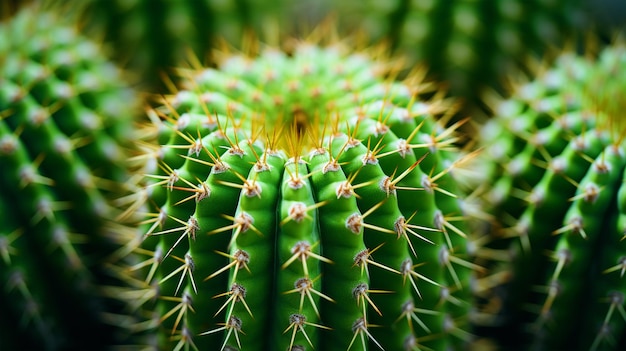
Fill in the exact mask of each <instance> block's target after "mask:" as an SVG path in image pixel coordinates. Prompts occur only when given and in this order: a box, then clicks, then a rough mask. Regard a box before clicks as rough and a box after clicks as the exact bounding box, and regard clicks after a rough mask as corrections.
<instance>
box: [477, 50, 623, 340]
mask: <svg viewBox="0 0 626 351" xmlns="http://www.w3.org/2000/svg"><path fill="white" fill-rule="evenodd" d="M625 53H626V52H625V51H624V48H623V47H621V46H616V47H614V48H607V49H605V50H604V51H603V52H602V53H601V55H600V56H599V57H598V58H597V60H595V59H594V60H592V59H590V58H583V57H579V56H576V55H573V54H564V55H562V56H561V57H560V58H559V59H558V60H557V62H556V64H555V66H554V68H552V69H550V70H548V71H547V72H545V73H544V74H542V75H541V76H540V77H538V78H537V79H536V80H535V81H533V82H530V83H528V84H525V85H522V86H521V87H520V88H519V89H518V90H517V92H516V93H515V94H514V95H513V98H511V99H510V100H507V101H504V102H502V103H501V104H499V106H498V109H497V113H496V115H497V117H496V118H494V120H493V121H490V122H489V124H488V125H487V126H485V127H484V129H483V132H482V136H483V143H484V145H485V146H486V152H485V156H486V157H487V158H488V159H489V161H488V162H487V163H485V164H487V165H492V166H493V167H491V168H490V171H489V172H486V173H488V174H491V176H490V177H489V178H488V179H489V180H488V182H489V183H490V184H493V185H494V186H493V187H492V188H491V189H490V190H489V191H488V193H487V194H488V195H487V197H486V201H487V205H488V206H489V207H490V208H491V211H492V212H493V213H494V215H495V216H496V217H497V218H500V219H503V220H502V221H500V222H499V226H500V227H501V230H500V231H498V232H497V234H496V236H497V237H498V240H495V242H494V243H493V244H494V245H495V246H499V247H501V248H502V247H504V248H506V245H508V244H510V245H511V246H510V252H511V253H512V254H513V255H512V260H511V262H510V263H508V264H504V269H505V270H509V269H510V272H511V273H512V279H511V281H510V282H509V283H508V284H507V285H506V288H505V291H506V294H505V296H504V299H505V302H506V303H505V312H504V315H505V316H506V318H508V321H507V326H508V328H509V330H513V329H514V328H518V329H517V331H518V332H520V331H522V330H524V329H526V328H528V329H526V330H525V331H530V332H531V333H532V337H528V335H526V336H525V337H524V340H525V342H526V343H525V345H532V346H533V347H534V348H535V349H550V350H552V349H575V350H578V349H580V350H587V349H597V350H617V349H620V346H619V345H622V346H621V347H623V343H624V340H623V333H624V327H625V319H624V316H623V314H621V312H619V311H623V308H624V294H625V293H626V291H625V290H624V287H625V286H626V285H625V284H624V280H623V278H622V272H623V267H624V257H625V256H624V253H625V252H626V251H624V250H625V247H624V240H622V239H623V237H624V219H623V217H624V216H625V212H624V207H623V205H624V203H623V196H624V191H625V190H624V186H623V184H624V166H625V165H626V155H625V154H624V152H625V151H626V150H625V149H624V147H625V144H624V131H625V130H626V129H624V122H623V120H622V117H621V113H622V112H621V111H622V110H623V101H621V100H622V99H621V96H622V94H623V91H624V74H623V69H622V67H623V65H624V63H625V62H626V54H625ZM488 169H489V168H488ZM506 237H508V238H511V237H514V238H515V240H513V242H512V243H511V241H510V239H505V238H506ZM499 239H504V240H499ZM527 311H532V312H531V313H527Z"/></svg>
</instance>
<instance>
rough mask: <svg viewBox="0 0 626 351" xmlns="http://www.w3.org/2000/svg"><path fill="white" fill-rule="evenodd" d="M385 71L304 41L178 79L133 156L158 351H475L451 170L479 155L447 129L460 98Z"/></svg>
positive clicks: (144, 302) (375, 61)
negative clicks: (141, 168) (468, 350)
mask: <svg viewBox="0 0 626 351" xmlns="http://www.w3.org/2000/svg"><path fill="white" fill-rule="evenodd" d="M370 55H373V56H370ZM388 61H389V59H388V57H382V56H381V55H379V54H375V53H373V54H370V53H368V54H365V53H354V52H349V51H347V50H346V48H345V47H344V46H343V45H341V44H340V43H332V44H328V45H322V44H321V42H320V43H317V42H315V43H307V42H296V43H295V44H294V45H293V46H292V47H291V48H288V49H285V50H284V51H281V50H278V49H272V48H268V49H266V50H264V51H262V52H261V53H260V54H259V55H258V56H253V57H249V56H247V55H245V54H230V55H226V56H224V58H223V59H222V61H221V62H220V64H219V66H218V68H195V69H181V70H180V72H179V73H180V75H181V76H182V77H184V78H186V80H185V81H184V83H183V84H182V86H181V89H180V90H179V91H178V92H177V93H175V94H174V95H172V96H168V97H166V98H165V99H163V101H162V102H161V105H160V106H159V107H157V108H155V109H154V110H151V111H150V113H149V116H150V120H151V122H150V123H149V124H148V126H146V128H145V129H144V130H145V131H146V138H145V145H144V147H145V149H146V151H145V153H143V154H141V155H139V156H138V157H137V159H142V160H144V161H146V164H147V165H146V174H147V177H146V178H147V179H148V184H147V185H146V188H145V191H144V192H141V193H138V194H137V200H138V201H139V200H140V199H141V200H142V201H143V200H145V201H146V203H147V204H148V206H149V208H150V209H149V210H148V213H147V214H146V216H145V218H146V219H145V221H144V223H143V224H144V225H145V227H146V233H145V236H144V237H143V238H135V239H136V240H135V241H136V242H140V244H138V247H137V249H136V250H135V255H137V257H138V258H137V260H136V263H135V264H134V265H133V266H131V267H129V268H128V272H129V273H128V274H129V277H134V278H132V279H131V278H129V281H133V286H134V288H132V289H130V290H129V291H128V292H127V294H129V295H132V296H133V300H134V301H135V304H136V307H137V308H138V310H139V311H140V313H142V314H144V315H145V316H146V321H145V323H142V324H140V325H136V326H135V328H136V329H135V330H136V331H137V332H142V331H143V332H145V333H144V335H146V336H147V339H148V340H147V341H146V342H147V343H149V344H151V345H153V346H154V347H156V348H159V349H175V350H180V349H183V348H185V349H186V348H189V349H196V348H197V349H207V348H210V347H213V349H220V350H234V349H238V350H305V349H313V348H314V349H318V350H335V349H336V350H348V349H349V350H365V349H384V350H414V349H418V348H421V347H422V346H427V347H430V348H432V349H439V350H443V349H447V348H459V347H460V346H461V345H465V344H467V343H469V341H470V339H471V335H470V333H469V329H470V327H469V320H468V319H469V317H470V313H471V308H472V301H471V299H472V292H471V287H470V281H471V279H472V278H471V277H472V275H473V271H474V270H476V269H478V268H477V267H476V266H474V265H473V264H472V263H471V260H472V258H471V254H472V252H471V251H472V248H471V247H470V245H469V241H468V239H467V236H468V235H469V228H468V226H467V223H466V222H465V213H464V209H463V199H464V195H463V193H462V191H461V190H460V189H458V186H457V184H456V182H455V180H454V174H455V171H458V170H459V169H460V168H461V166H462V165H463V164H464V163H465V162H467V161H469V160H471V159H472V158H473V154H471V153H469V154H466V153H465V152H463V151H461V150H459V149H458V144H457V143H458V142H459V137H458V136H457V135H456V129H457V128H458V125H459V124H460V123H457V124H454V125H451V126H446V121H448V120H449V117H450V116H451V115H452V114H453V113H454V110H455V106H454V104H453V103H451V102H450V101H448V100H443V99H441V94H437V93H435V94H434V97H433V98H432V99H430V100H428V101H422V100H419V99H418V95H419V94H421V93H423V92H425V91H429V90H431V91H433V90H434V89H433V86H432V85H431V84H427V83H424V82H423V81H422V80H421V78H423V76H422V75H420V72H417V71H416V72H414V74H411V75H410V76H409V77H410V78H408V79H407V80H406V81H404V82H399V81H395V80H394V77H395V75H396V72H397V68H396V66H395V65H393V64H387V63H385V64H383V63H382V62H388ZM133 279H134V280H133ZM120 295H123V294H120ZM155 331H156V332H155ZM215 345H220V346H215Z"/></svg>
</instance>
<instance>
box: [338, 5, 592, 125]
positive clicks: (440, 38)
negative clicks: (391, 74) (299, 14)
mask: <svg viewBox="0 0 626 351" xmlns="http://www.w3.org/2000/svg"><path fill="white" fill-rule="evenodd" d="M582 1H583V0H574V1H570V0H556V1H553V0H532V1H526V0H493V1H480V0H469V1H468V0H456V1H434V0H391V1H377V0H364V1H361V0H352V1H350V0H348V1H328V3H329V4H328V5H327V6H328V8H330V9H334V10H335V11H336V12H337V13H338V16H337V17H338V18H339V22H340V24H342V26H343V27H344V28H346V29H348V30H354V28H357V29H358V28H360V29H361V30H363V31H364V32H365V33H366V34H367V35H369V36H370V37H371V38H372V39H373V40H381V39H384V40H387V41H389V43H390V45H391V47H392V48H394V50H396V51H397V52H400V53H402V54H404V55H408V57H409V58H410V59H411V60H412V62H417V63H423V64H425V65H427V66H428V67H429V70H430V73H431V75H432V77H433V78H434V79H435V80H437V81H440V82H442V83H443V82H445V83H447V84H448V85H449V89H450V91H451V93H452V95H453V96H456V97H464V98H465V99H466V100H468V101H467V102H468V104H469V105H468V107H475V106H477V105H476V104H479V105H480V103H481V97H482V95H481V94H482V90H484V89H486V88H490V89H494V88H497V89H500V90H501V91H505V89H506V88H507V87H506V86H503V85H502V83H503V79H504V78H505V77H506V76H507V74H508V72H511V71H513V70H518V69H519V67H520V65H523V64H525V63H526V62H525V59H526V58H527V56H529V55H531V54H535V55H541V57H543V55H545V54H546V53H547V52H548V51H549V50H548V48H549V47H550V46H554V45H559V44H562V43H563V41H564V40H567V39H572V38H571V36H572V35H573V33H574V31H575V27H576V26H578V25H580V22H582V18H583V16H582V15H581V12H582V7H583V6H582ZM471 112H472V113H474V112H475V111H471Z"/></svg>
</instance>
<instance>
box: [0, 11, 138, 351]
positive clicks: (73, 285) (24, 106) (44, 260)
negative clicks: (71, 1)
mask: <svg viewBox="0 0 626 351" xmlns="http://www.w3.org/2000/svg"><path fill="white" fill-rule="evenodd" d="M0 37H2V41H0V77H1V78H0V165H1V166H0V184H2V192H1V193H0V209H1V212H0V213H2V215H1V220H0V286H1V289H0V291H2V294H1V295H0V296H1V297H0V310H1V311H2V312H1V313H0V323H1V325H2V329H3V331H4V330H13V332H12V333H10V335H8V336H5V335H2V338H1V339H0V348H2V349H50V350H54V349H68V348H84V349H97V348H98V347H100V346H103V345H105V344H106V343H109V342H111V340H112V339H113V338H112V335H111V333H112V328H107V327H106V324H105V323H104V322H103V319H102V315H101V314H102V313H103V312H104V311H106V310H108V309H109V308H110V311H113V310H114V308H113V306H112V305H108V303H107V302H105V301H104V299H103V298H102V297H101V296H98V292H97V291H98V290H97V286H98V285H100V284H105V283H107V284H108V283H109V282H110V281H108V280H105V272H104V270H103V266H102V265H101V263H102V262H103V260H104V258H105V255H106V254H110V252H111V250H112V248H113V247H115V244H114V242H113V240H112V239H113V235H112V233H114V231H117V232H120V233H121V232H122V231H124V230H126V229H124V227H123V226H121V225H120V226H119V227H117V228H116V227H114V226H113V225H112V224H111V223H110V222H111V221H112V220H113V218H114V216H115V210H114V206H115V205H114V204H113V202H112V201H113V198H114V197H117V196H120V194H121V191H119V190H118V187H119V188H120V189H121V185H120V184H118V183H119V182H123V181H125V179H126V174H127V170H126V167H125V166H124V164H125V159H126V149H125V148H124V146H123V145H124V144H125V143H126V141H125V140H128V139H129V132H130V131H131V130H132V129H131V125H132V119H131V118H130V117H131V115H130V112H131V111H132V106H133V105H134V102H133V100H134V97H133V94H132V92H131V91H130V89H128V88H126V87H124V85H123V84H122V81H123V80H122V79H121V78H120V74H119V72H118V70H117V69H116V68H115V67H114V66H113V65H112V64H111V63H109V62H107V61H105V60H104V59H103V57H102V54H101V52H100V51H99V49H98V47H97V46H96V45H95V44H94V43H92V42H91V41H89V40H87V39H86V38H84V37H82V36H81V35H79V34H78V33H77V32H76V29H75V28H74V27H72V26H71V23H70V22H69V21H64V20H62V19H61V18H60V17H59V14H53V12H52V11H50V12H48V11H47V10H46V9H44V8H40V7H28V8H25V9H24V10H22V11H21V12H19V13H18V14H16V15H15V16H14V17H13V18H11V19H10V20H7V21H6V22H3V23H2V24H0ZM122 106H123V108H122ZM120 111H127V112H124V113H121V112H120ZM114 228H116V229H114ZM117 307H119V306H117Z"/></svg>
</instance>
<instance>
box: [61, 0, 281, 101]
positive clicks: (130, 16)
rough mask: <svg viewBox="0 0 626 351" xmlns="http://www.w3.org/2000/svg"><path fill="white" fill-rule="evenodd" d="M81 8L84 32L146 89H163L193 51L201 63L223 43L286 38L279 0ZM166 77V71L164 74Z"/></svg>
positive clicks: (119, 1) (122, 1) (95, 0)
mask: <svg viewBox="0 0 626 351" xmlns="http://www.w3.org/2000/svg"><path fill="white" fill-rule="evenodd" d="M73 1H74V2H75V3H76V4H75V5H76V6H83V5H86V7H85V8H84V10H83V11H82V13H83V20H84V22H85V26H86V28H87V32H89V33H93V34H94V35H95V36H96V37H102V36H104V39H105V41H106V42H107V43H110V44H111V45H112V49H113V51H114V52H113V54H114V57H116V58H117V59H120V60H122V62H126V63H127V64H128V66H127V67H129V69H132V71H133V72H135V73H137V74H138V77H137V78H138V79H139V80H140V82H142V83H144V84H147V85H148V87H150V89H152V90H153V89H155V88H156V87H159V89H161V90H163V89H164V88H167V87H164V86H163V85H162V84H161V83H162V82H161V79H162V76H161V75H160V74H159V73H165V72H167V70H169V69H172V68H174V67H177V66H179V65H181V64H183V62H184V61H185V60H186V59H187V58H188V57H189V52H193V53H194V54H195V55H196V56H198V57H200V58H201V59H202V61H203V63H204V64H210V63H212V61H211V59H210V58H209V57H207V56H206V55H208V54H209V53H210V51H211V50H212V49H213V48H216V47H219V46H220V45H221V44H220V41H222V40H225V41H226V42H227V43H229V44H230V45H237V46H239V45H241V44H242V38H244V37H246V36H251V35H252V33H254V34H255V35H256V36H259V37H263V38H266V39H274V40H275V39H276V38H275V36H277V33H279V32H280V33H287V32H289V30H288V29H287V28H280V29H279V28H278V27H279V26H286V25H287V23H288V21H287V17H288V15H289V14H290V10H289V9H290V8H291V6H290V5H291V4H290V3H289V2H287V1H284V0H279V1H268V0H194V1H173V0H131V1H127V0H111V1H109V0H88V1H87V2H84V1H82V0H80V1H77V0H73ZM169 73H170V72H167V74H168V75H169Z"/></svg>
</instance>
